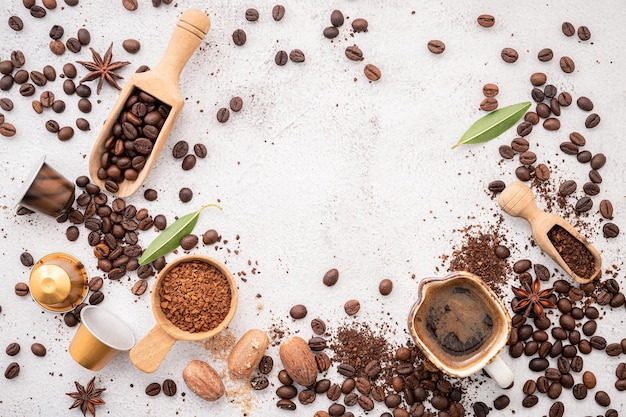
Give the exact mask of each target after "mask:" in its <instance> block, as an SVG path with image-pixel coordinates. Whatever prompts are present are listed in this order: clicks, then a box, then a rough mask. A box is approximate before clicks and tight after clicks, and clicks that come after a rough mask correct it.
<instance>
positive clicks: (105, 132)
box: [89, 9, 210, 197]
mask: <svg viewBox="0 0 626 417" xmlns="http://www.w3.org/2000/svg"><path fill="white" fill-rule="evenodd" d="M209 27H210V21H209V18H208V17H207V15H206V14H204V13H203V12H202V11H200V10H197V9H189V10H187V11H185V12H184V13H183V14H182V15H181V17H180V19H179V20H178V23H177V24H176V27H175V28H174V32H173V33H172V38H171V39H170V43H169V45H168V46H167V50H166V51H165V54H164V55H163V58H162V59H161V62H160V63H159V64H158V65H157V66H156V67H155V68H154V69H152V70H150V71H147V72H144V73H135V74H133V75H132V76H131V77H130V78H129V79H128V82H127V83H126V85H125V86H124V89H123V90H122V92H121V93H120V96H119V98H118V99H117V102H116V103H115V105H114V106H113V109H112V110H111V114H110V115H109V117H108V118H107V120H106V122H105V123H104V127H103V128H102V131H101V132H100V135H99V136H98V138H97V139H96V142H95V143H94V146H93V150H92V152H91V157H90V158H89V174H90V175H91V178H92V180H93V181H94V183H96V184H97V185H98V186H100V188H105V186H104V181H102V180H100V179H99V178H98V176H97V173H98V169H99V168H100V166H101V165H100V164H101V162H100V161H101V157H102V154H103V153H104V152H105V148H104V143H105V141H106V140H107V138H108V137H109V136H110V135H111V130H112V128H113V125H114V124H115V123H116V121H117V118H118V116H119V115H120V113H121V112H122V110H123V108H124V104H125V103H126V100H127V99H128V97H130V96H131V94H132V93H133V92H134V91H135V89H140V90H142V91H144V92H146V93H148V94H150V95H152V96H154V97H156V98H157V99H159V100H160V101H162V102H163V103H165V104H167V105H168V106H170V107H171V111H170V113H169V115H168V116H167V119H166V120H165V124H164V125H163V127H162V128H161V131H160V133H159V135H158V136H157V138H156V140H155V142H154V146H153V149H152V152H151V153H150V155H149V157H147V158H146V164H145V166H144V167H143V169H142V170H141V171H139V175H138V177H137V179H135V180H134V181H129V180H124V181H123V182H121V183H119V184H118V185H119V189H118V190H117V192H115V193H114V194H115V195H117V196H118V197H128V196H129V195H131V194H133V193H134V192H135V191H137V190H138V189H139V187H141V184H142V183H143V182H144V180H145V179H146V177H147V175H148V173H149V172H150V168H152V165H153V164H154V162H155V160H156V158H157V157H158V155H159V152H160V151H161V149H162V148H163V145H164V144H165V141H166V140H167V137H168V136H169V134H170V131H171V130H172V127H173V126H174V122H176V119H177V118H178V116H179V114H180V112H181V110H182V108H183V104H184V100H183V97H182V95H181V93H180V88H179V80H180V73H181V71H182V69H183V67H184V66H185V64H186V63H187V61H188V60H189V58H191V55H193V53H194V52H195V50H196V49H197V48H198V46H199V45H200V42H202V40H203V39H204V36H205V35H206V34H207V32H208V31H209Z"/></svg>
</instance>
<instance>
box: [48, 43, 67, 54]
mask: <svg viewBox="0 0 626 417" xmlns="http://www.w3.org/2000/svg"><path fill="white" fill-rule="evenodd" d="M48 47H49V48H50V52H52V53H53V54H55V55H63V54H64V53H65V44H64V43H63V42H61V41H60V40H52V41H50V43H49V44H48Z"/></svg>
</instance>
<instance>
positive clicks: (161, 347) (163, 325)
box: [129, 255, 239, 373]
mask: <svg viewBox="0 0 626 417" xmlns="http://www.w3.org/2000/svg"><path fill="white" fill-rule="evenodd" d="M193 261H198V262H204V263H208V264H210V265H213V266H214V267H215V268H217V269H218V270H219V271H220V272H222V273H223V274H224V275H225V276H226V278H227V279H228V283H229V285H230V294H231V300H230V310H228V314H227V315H226V317H225V318H224V320H223V321H222V322H221V323H220V324H219V325H218V326H217V327H215V328H214V329H212V330H209V331H207V332H197V333H192V332H188V331H185V330H181V329H179V328H178V327H176V325H174V324H173V323H172V322H171V321H169V320H168V319H167V317H166V316H165V313H163V310H162V309H161V297H160V295H159V289H160V288H161V283H162V281H163V277H165V276H166V275H167V274H168V273H169V271H170V270H171V269H172V268H173V267H175V266H176V265H179V264H181V263H184V262H193ZM238 299H239V297H238V291H237V283H236V282H235V278H234V277H233V275H232V274H231V273H230V271H229V270H228V268H226V267H225V266H224V265H223V264H221V263H220V262H218V261H216V260H215V259H212V258H209V257H208V256H204V255H186V256H182V257H180V258H178V259H177V260H175V261H174V262H172V263H169V264H167V265H166V266H165V268H163V269H162V270H161V272H159V275H158V277H157V279H156V281H155V283H154V287H153V289H152V313H153V314H154V317H155V318H156V325H155V326H154V327H153V328H152V330H150V332H148V334H146V335H145V336H144V337H143V339H141V340H140V341H139V342H138V343H137V344H136V345H135V346H134V347H133V348H132V349H131V350H130V353H129V357H130V361H131V362H132V363H133V364H134V365H135V366H136V367H137V368H139V369H140V370H142V371H143V372H147V373H152V372H154V371H156V370H157V369H158V368H159V366H160V365H161V362H163V359H165V356H167V353H168V352H169V351H170V349H171V348H172V346H174V343H176V341H177V340H191V341H200V340H206V339H210V338H211V337H213V336H215V335H217V334H218V333H220V332H221V331H222V330H224V329H225V328H226V326H228V325H229V324H230V322H231V320H232V319H233V317H234V316H235V312H236V311H237V302H238Z"/></svg>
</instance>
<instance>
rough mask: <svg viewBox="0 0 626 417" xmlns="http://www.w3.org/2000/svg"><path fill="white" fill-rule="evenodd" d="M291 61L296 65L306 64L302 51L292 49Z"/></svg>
mask: <svg viewBox="0 0 626 417" xmlns="http://www.w3.org/2000/svg"><path fill="white" fill-rule="evenodd" d="M289 59H290V60H291V61H292V62H295V63H301V62H304V59H305V57H304V52H302V51H301V50H300V49H292V50H291V52H289Z"/></svg>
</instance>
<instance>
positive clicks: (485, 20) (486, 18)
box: [476, 14, 496, 28]
mask: <svg viewBox="0 0 626 417" xmlns="http://www.w3.org/2000/svg"><path fill="white" fill-rule="evenodd" d="M476 21H477V22H478V24H479V25H480V26H482V27H484V28H490V27H492V26H493V25H494V24H495V23H496V19H495V17H493V16H492V15H490V14H481V15H480V16H478V17H477V18H476Z"/></svg>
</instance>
